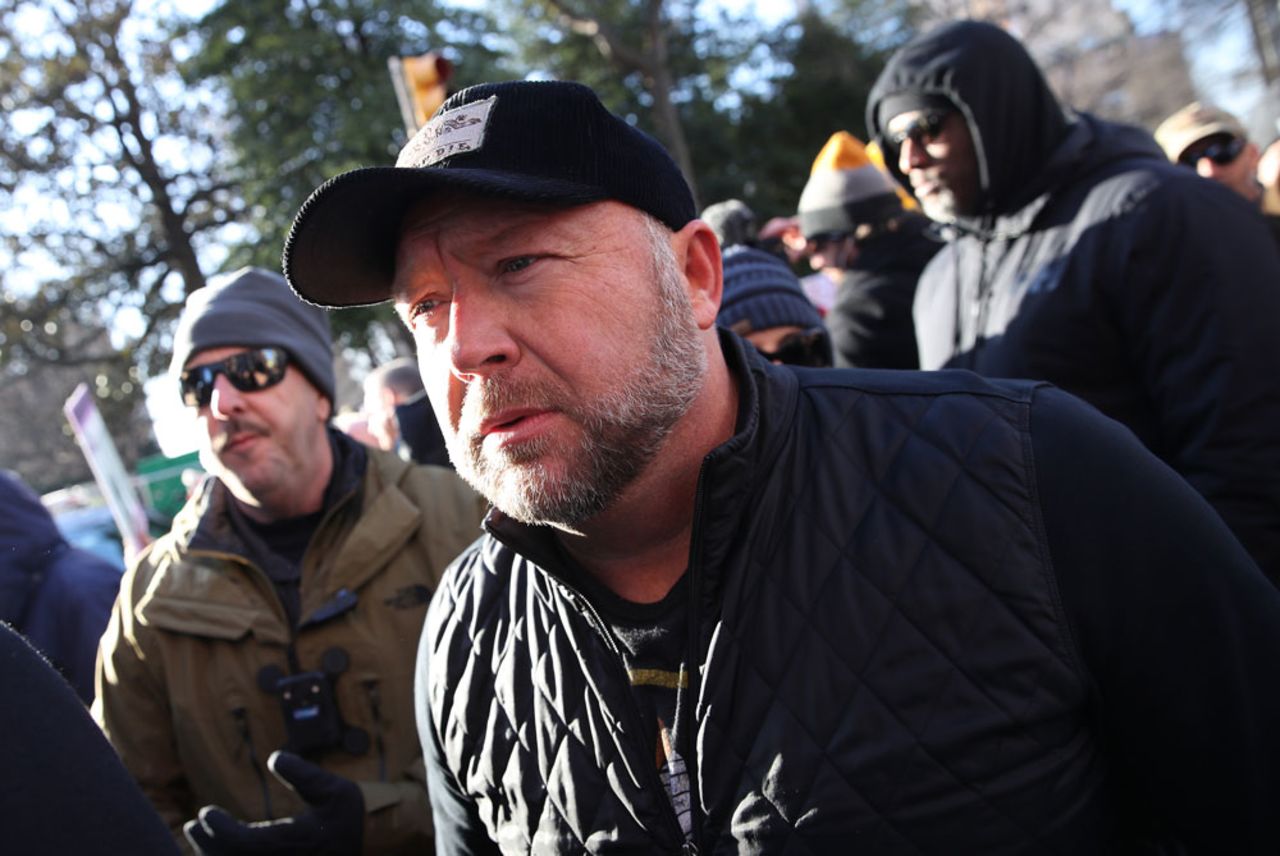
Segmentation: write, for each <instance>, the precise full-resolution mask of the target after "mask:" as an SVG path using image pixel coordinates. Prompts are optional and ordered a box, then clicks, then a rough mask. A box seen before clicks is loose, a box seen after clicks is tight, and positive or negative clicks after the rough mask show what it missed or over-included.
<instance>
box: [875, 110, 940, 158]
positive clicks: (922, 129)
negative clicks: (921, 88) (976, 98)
mask: <svg viewBox="0 0 1280 856" xmlns="http://www.w3.org/2000/svg"><path fill="white" fill-rule="evenodd" d="M950 115H951V111H950V110H924V111H922V112H920V113H918V114H917V115H916V116H915V118H913V119H912V120H911V121H909V122H907V123H906V124H905V125H903V126H902V127H901V128H898V130H896V131H890V132H889V134H888V138H889V146H890V147H891V148H892V149H893V150H894V151H897V150H898V149H900V148H902V144H903V143H905V142H906V141H907V140H910V141H911V142H913V143H915V144H916V145H917V146H927V145H930V144H932V143H934V142H935V141H937V139H938V135H939V134H941V133H942V126H943V125H944V124H946V121H947V117H948V116H950Z"/></svg>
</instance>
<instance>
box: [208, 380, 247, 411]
mask: <svg viewBox="0 0 1280 856" xmlns="http://www.w3.org/2000/svg"><path fill="white" fill-rule="evenodd" d="M243 409H244V393H242V392H241V391H240V390H238V389H236V388H235V387H234V386H233V385H232V383H231V381H229V380H227V376H226V375H224V374H220V375H218V376H217V377H215V378H214V379H213V392H212V394H211V395H210V397H209V412H210V413H212V414H213V415H214V418H216V419H229V418H231V416H233V415H234V414H236V413H239V412H240V411H242V410H243Z"/></svg>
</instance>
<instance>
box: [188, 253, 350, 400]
mask: <svg viewBox="0 0 1280 856" xmlns="http://www.w3.org/2000/svg"><path fill="white" fill-rule="evenodd" d="M235 347H240V348H284V349H285V350H286V351H287V352H288V353H289V357H290V358H291V359H292V361H293V363H294V364H295V365H296V366H297V367H298V368H300V369H301V370H302V373H303V374H304V375H306V376H307V379H308V380H310V381H311V383H312V385H313V386H315V388H316V389H318V390H320V392H321V393H322V394H323V395H324V396H325V397H326V398H328V399H329V402H330V403H331V404H332V403H333V396H334V386H335V381H334V374H333V336H332V334H331V333H330V331H329V316H328V315H327V314H326V313H325V312H324V310H322V309H319V308H318V307H315V306H312V305H310V304H308V303H303V302H302V301H301V300H300V299H298V296H297V295H296V294H294V293H293V289H291V288H289V284H288V283H286V282H285V280H284V277H282V276H281V275H280V274H278V273H271V272H270V271H266V270H263V269H262V268H252V267H250V268H241V269H240V270H238V271H236V272H235V273H232V274H228V275H227V276H226V277H224V278H220V279H219V280H217V281H216V282H213V283H211V284H209V285H207V286H205V287H204V288H198V289H196V290H195V291H193V292H191V294H190V295H188V296H187V305H186V306H185V307H184V308H183V310H182V316H181V317H180V318H179V319H178V329H177V330H175V331H174V334H173V361H172V362H170V364H169V373H170V374H171V375H172V376H173V377H174V378H177V377H178V375H180V374H181V373H182V369H183V367H184V366H186V364H187V360H189V359H191V355H192V354H194V353H196V352H198V351H205V350H208V349H210V348H235Z"/></svg>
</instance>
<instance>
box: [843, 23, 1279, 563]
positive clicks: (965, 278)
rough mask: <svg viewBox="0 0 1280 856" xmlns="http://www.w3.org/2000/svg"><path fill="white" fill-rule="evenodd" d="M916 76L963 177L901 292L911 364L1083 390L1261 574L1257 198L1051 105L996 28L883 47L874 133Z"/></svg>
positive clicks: (1269, 453) (1275, 385)
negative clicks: (950, 132)
mask: <svg viewBox="0 0 1280 856" xmlns="http://www.w3.org/2000/svg"><path fill="white" fill-rule="evenodd" d="M920 95H929V96H935V97H936V96H941V97H945V98H946V99H948V100H949V101H950V102H951V103H953V104H954V105H956V107H957V108H958V110H959V112H960V113H961V115H962V116H963V117H964V119H965V122H966V123H967V126H968V128H969V132H970V134H971V136H972V138H973V142H974V151H975V153H976V155H977V166H978V170H979V183H980V187H981V198H980V201H979V205H978V210H977V212H976V213H974V214H973V215H972V216H968V217H964V218H961V219H960V220H959V221H957V222H956V223H954V224H952V226H951V228H950V232H951V242H950V244H949V246H948V247H947V248H946V249H944V250H943V251H942V252H941V253H939V254H938V255H937V256H935V257H934V259H933V261H932V262H931V263H930V265H929V266H928V267H927V268H926V269H925V272H924V274H923V275H922V277H921V280H920V284H919V287H918V290H917V292H916V300H915V322H916V335H917V339H918V341H919V346H920V355H921V368H925V369H931V368H938V367H942V366H960V367H965V368H970V369H973V370H975V371H977V372H979V373H980V374H984V375H987V376H993V377H1016V378H1034V379H1045V380H1049V381H1052V382H1053V383H1055V384H1057V385H1059V386H1061V387H1063V388H1065V389H1067V390H1069V391H1070V392H1073V393H1075V394H1076V395H1079V396H1080V397H1082V398H1084V399H1085V400H1087V401H1089V402H1091V403H1092V404H1094V405H1095V406H1097V407H1098V408H1099V409H1100V410H1102V411H1103V412H1104V413H1106V414H1107V415H1109V416H1112V417H1113V418H1115V419H1118V420H1120V421H1121V422H1123V423H1124V424H1126V425H1128V426H1129V427H1130V428H1131V429H1132V430H1133V431H1134V432H1135V433H1136V434H1137V435H1138V437H1139V438H1140V439H1141V440H1142V441H1143V443H1145V444H1146V446H1147V447H1148V448H1150V449H1151V450H1152V451H1153V452H1155V453H1156V455H1158V456H1159V457H1160V458H1162V459H1164V460H1165V461H1166V462H1167V463H1169V464H1170V465H1171V466H1172V467H1173V468H1174V469H1175V470H1177V471H1178V472H1179V473H1181V474H1182V475H1183V477H1185V478H1186V479H1187V480H1188V481H1189V482H1190V483H1191V484H1192V485H1193V486H1194V487H1195V488H1196V489H1197V490H1199V491H1200V493H1201V494H1203V495H1204V496H1205V497H1206V498H1207V499H1208V500H1209V501H1210V503H1211V504H1213V506H1214V507H1215V508H1216V509H1217V510H1218V512H1219V514H1221V515H1222V517H1223V519H1224V520H1226V522H1227V523H1228V524H1229V525H1230V527H1231V528H1232V530H1233V531H1234V532H1235V534H1236V536H1237V537H1239V538H1240V539H1241V541H1242V542H1243V543H1244V544H1245V546H1246V547H1247V548H1248V549H1249V550H1250V552H1251V553H1252V554H1253V556H1254V558H1255V559H1256V560H1257V561H1258V563H1259V564H1260V565H1261V566H1262V568H1263V570H1264V571H1266V572H1267V574H1268V575H1269V576H1270V577H1271V579H1272V580H1273V581H1276V582H1280V372H1278V371H1277V368H1280V254H1278V253H1277V249H1276V245H1275V242H1274V241H1272V240H1271V238H1270V236H1269V235H1268V233H1267V230H1266V227H1265V225H1264V224H1263V222H1262V219H1261V218H1260V217H1259V215H1258V214H1257V212H1256V211H1253V210H1252V209H1251V208H1250V207H1249V206H1248V204H1247V203H1246V202H1244V200H1242V199H1240V198H1239V197H1238V196H1237V195H1236V194H1234V193H1232V192H1231V191H1229V190H1227V189H1226V188H1224V187H1222V186H1221V185H1219V184H1217V183H1215V182H1212V181H1207V180H1205V179H1202V178H1200V177H1198V176H1196V175H1195V174H1194V173H1192V172H1191V171H1189V170H1186V169H1184V168H1181V167H1178V166H1175V165H1172V164H1169V163H1168V162H1167V161H1166V160H1165V159H1164V157H1163V156H1162V155H1161V153H1160V151H1159V149H1158V148H1156V146H1155V143H1154V141H1153V140H1152V139H1151V137H1150V135H1148V134H1147V133H1146V132H1144V131H1140V130H1138V129H1136V128H1130V127H1127V126H1123V125H1117V124H1113V123H1109V122H1104V121H1102V120H1099V119H1097V118H1094V117H1092V116H1089V115H1085V114H1079V115H1076V114H1072V113H1070V112H1069V111H1067V110H1066V109H1064V108H1063V106H1062V105H1060V104H1059V102H1058V101H1057V99H1056V98H1055V97H1054V96H1053V94H1052V92H1050V90H1049V88H1048V86H1047V84H1046V83H1045V81H1044V78H1043V77H1042V75H1041V74H1040V72H1039V70H1038V69H1037V68H1036V66H1035V63H1034V62H1033V61H1032V59H1031V58H1030V56H1028V54H1027V53H1026V51H1025V50H1024V49H1023V47H1022V46H1021V45H1020V44H1019V43H1018V42H1017V41H1016V40H1014V39H1013V38H1012V37H1011V36H1009V35H1008V34H1006V33H1004V32H1003V31H1002V30H999V29H998V28H996V27H993V26H990V25H986V24H978V23H974V22H957V23H952V24H946V25H943V26H940V27H938V28H936V29H934V30H932V31H930V32H929V33H927V34H925V35H924V36H922V37H920V38H918V39H916V40H915V41H913V42H911V43H909V44H908V45H907V46H905V47H904V48H903V49H902V50H901V51H900V52H899V53H898V54H896V55H895V56H894V57H893V58H892V59H891V60H890V62H889V64H888V66H886V68H885V70H884V72H883V73H882V75H881V77H880V79H879V80H878V81H877V83H876V85H875V87H874V88H873V90H872V94H871V97H870V99H869V101H868V105H867V121H868V125H869V126H870V127H871V130H872V132H873V134H874V135H875V136H876V137H877V138H878V139H880V141H881V144H882V145H883V144H884V143H885V133H884V126H885V122H887V121H888V119H890V118H892V115H894V114H896V113H897V112H900V111H901V109H902V108H903V105H904V104H906V103H908V102H906V101H905V100H904V96H920ZM889 166H890V169H891V171H892V172H893V173H894V175H895V176H896V177H897V179H898V181H899V182H900V183H902V184H903V185H904V186H908V185H909V182H908V181H907V178H906V176H904V175H903V174H902V172H901V171H900V169H899V168H898V164H897V163H896V162H894V159H893V158H890V159H889Z"/></svg>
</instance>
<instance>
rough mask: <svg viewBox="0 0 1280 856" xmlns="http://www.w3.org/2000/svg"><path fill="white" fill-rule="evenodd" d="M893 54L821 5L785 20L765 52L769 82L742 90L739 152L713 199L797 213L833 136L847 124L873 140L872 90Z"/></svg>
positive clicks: (763, 213) (762, 213) (762, 212)
mask: <svg viewBox="0 0 1280 856" xmlns="http://www.w3.org/2000/svg"><path fill="white" fill-rule="evenodd" d="M762 53H764V52H763V51H762ZM888 53H889V51H888V50H887V49H886V47H877V46H874V45H868V44H864V43H862V42H859V41H857V40H855V39H854V38H853V37H851V36H850V35H848V32H847V31H846V30H843V29H842V28H838V27H836V26H835V25H834V24H833V23H832V22H831V21H830V20H829V19H828V18H826V17H824V16H822V15H820V14H818V13H817V12H810V13H808V14H805V15H804V16H802V17H801V18H799V19H798V20H795V21H792V22H788V23H786V24H784V25H783V26H782V27H781V28H780V29H779V30H778V31H777V32H776V33H775V34H774V35H773V36H772V37H771V38H770V40H769V42H768V52H767V53H765V56H767V57H770V58H771V62H772V67H773V68H774V69H776V72H775V74H774V76H773V77H772V78H771V80H770V86H769V88H768V89H767V90H766V91H765V92H763V93H761V94H751V95H746V96H744V97H743V105H742V109H741V118H740V120H739V121H738V123H737V124H736V126H735V128H734V133H733V138H734V140H735V143H736V149H737V150H736V157H735V158H734V159H733V161H732V162H731V165H730V168H728V169H725V170H724V171H722V172H721V173H720V175H719V176H717V178H718V179H719V181H720V182H722V183H721V184H719V185H717V186H716V187H715V193H714V194H712V196H711V197H709V198H715V199H720V198H726V197H733V196H736V197H738V198H740V199H742V200H743V201H744V202H746V203H747V204H748V205H751V206H752V208H753V209H754V210H755V211H756V213H757V215H758V216H759V217H760V219H761V221H762V222H763V221H764V220H765V219H767V218H769V217H772V216H780V215H789V214H793V213H795V209H796V203H797V202H798V201H799V199H800V191H801V190H803V189H804V184H805V182H806V181H807V180H808V178H809V169H810V166H811V165H812V163H813V159H814V157H815V156H816V155H817V154H818V151H819V150H820V149H821V148H822V146H823V145H824V144H825V143H826V142H827V139H828V138H829V137H830V136H831V135H832V134H833V133H835V132H836V131H842V130H843V131H848V132H850V133H852V134H853V135H854V136H856V137H858V138H859V139H861V140H863V141H865V140H866V139H867V130H866V122H865V119H864V115H863V114H864V111H865V109H866V103H867V96H868V94H869V93H870V91H871V86H872V84H874V83H875V79H876V76H877V75H878V74H879V73H880V69H881V68H883V67H884V63H885V61H886V60H887V58H888ZM700 174H702V175H704V176H705V175H707V173H706V172H701V173H700ZM708 181H710V177H709V176H708Z"/></svg>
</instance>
